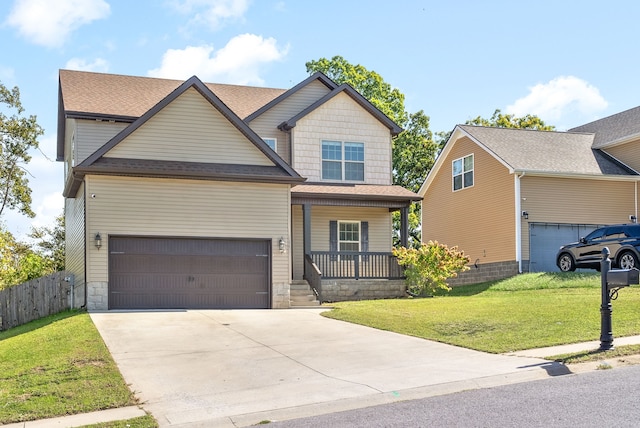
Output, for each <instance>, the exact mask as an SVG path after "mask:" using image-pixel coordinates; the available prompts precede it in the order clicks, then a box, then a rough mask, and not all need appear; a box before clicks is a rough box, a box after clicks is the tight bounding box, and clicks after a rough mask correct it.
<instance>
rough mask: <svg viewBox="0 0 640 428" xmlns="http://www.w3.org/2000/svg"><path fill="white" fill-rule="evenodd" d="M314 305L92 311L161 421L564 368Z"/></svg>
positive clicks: (226, 418)
mask: <svg viewBox="0 0 640 428" xmlns="http://www.w3.org/2000/svg"><path fill="white" fill-rule="evenodd" d="M321 311H322V309H318V310H316V309H289V310H189V311H163V312H156V311H142V312H101V313H91V318H92V319H93V321H94V323H95V325H96V326H97V327H98V330H99V331H100V334H101V335H102V337H103V338H104V341H105V342H106V344H107V346H108V347H109V350H110V351H111V353H112V355H113V357H114V359H115V361H116V363H117V364H118V367H119V368H120V370H121V372H122V375H123V376H124V378H125V380H126V382H127V383H129V384H130V385H131V389H132V390H133V391H134V392H135V394H136V396H137V397H139V398H140V400H141V402H142V405H143V408H144V409H145V410H148V411H149V412H151V413H152V414H153V416H154V417H155V418H156V419H157V420H158V422H159V423H160V426H171V427H175V426H185V427H187V426H188V427H200V426H202V427H204V426H219V427H226V426H229V427H236V426H248V425H252V424H255V423H258V422H260V421H263V420H271V421H275V420H284V419H293V418H298V417H304V416H311V415H317V414H322V413H330V412H336V411H341V410H348V409H353V408H359V407H366V406H372V405H377V404H383V403H389V402H393V401H398V400H409V399H415V398H422V397H427V396H433V395H440V394H446V393H451V392H457V391H462V390H468V389H477V388H484V387H491V386H496V385H503V384H506V383H515V382H521V381H526V380H533V379H539V378H543V377H547V376H549V375H555V374H562V373H566V370H565V371H564V372H563V371H562V370H563V367H562V366H560V365H559V364H557V363H551V362H548V361H545V360H542V359H537V358H527V357H516V356H505V355H493V354H485V353H482V352H476V351H471V350H468V349H463V348H457V347H454V346H450V345H445V344H441V343H437V342H431V341H427V340H423V339H418V338H414V337H409V336H403V335H400V334H395V333H390V332H386V331H380V330H376V329H372V328H368V327H363V326H359V325H355V324H349V323H346V322H342V321H335V320H331V319H328V318H325V317H322V316H321V315H320V312H321Z"/></svg>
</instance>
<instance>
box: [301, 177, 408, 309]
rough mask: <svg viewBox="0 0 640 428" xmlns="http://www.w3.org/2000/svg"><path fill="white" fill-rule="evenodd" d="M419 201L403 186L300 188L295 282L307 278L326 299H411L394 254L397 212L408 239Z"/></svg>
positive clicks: (404, 240)
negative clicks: (411, 217) (411, 212)
mask: <svg viewBox="0 0 640 428" xmlns="http://www.w3.org/2000/svg"><path fill="white" fill-rule="evenodd" d="M417 199H419V197H418V196H417V195H415V194H414V193H412V192H409V191H408V190H406V189H403V188H402V187H399V186H375V185H312V184H302V185H296V186H295V187H294V188H293V189H292V192H291V204H292V219H293V223H292V225H293V227H292V252H293V254H292V259H293V265H294V266H293V275H294V276H293V279H294V280H300V279H304V280H306V281H307V282H308V283H309V285H310V286H311V288H312V290H313V291H314V292H315V294H316V295H317V296H318V299H319V300H320V301H339V300H359V299H374V298H392V297H402V296H404V295H405V292H404V290H405V286H404V281H403V278H404V272H403V269H402V268H401V267H400V266H399V265H398V262H397V260H396V258H395V257H394V256H393V255H392V253H391V249H392V247H393V238H392V237H393V221H392V213H393V212H394V211H399V212H400V219H401V221H400V223H401V228H400V234H399V235H400V242H401V245H404V246H406V245H407V241H408V209H409V206H410V204H411V203H412V202H413V201H415V200H417Z"/></svg>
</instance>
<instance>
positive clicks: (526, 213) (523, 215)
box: [522, 211, 529, 220]
mask: <svg viewBox="0 0 640 428" xmlns="http://www.w3.org/2000/svg"><path fill="white" fill-rule="evenodd" d="M522 218H523V219H525V220H529V213H528V212H526V211H522Z"/></svg>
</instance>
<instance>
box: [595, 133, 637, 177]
mask: <svg viewBox="0 0 640 428" xmlns="http://www.w3.org/2000/svg"><path fill="white" fill-rule="evenodd" d="M603 151H605V152H607V153H608V154H610V155H611V156H613V157H614V158H616V159H618V160H619V161H620V162H622V163H624V164H625V165H627V166H630V167H631V168H633V169H635V170H636V171H640V140H635V141H632V142H630V143H625V144H620V145H617V146H614V147H607V148H606V149H603Z"/></svg>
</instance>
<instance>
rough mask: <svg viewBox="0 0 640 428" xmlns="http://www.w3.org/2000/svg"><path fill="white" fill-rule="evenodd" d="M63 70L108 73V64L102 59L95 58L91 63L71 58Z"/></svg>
mask: <svg viewBox="0 0 640 428" xmlns="http://www.w3.org/2000/svg"><path fill="white" fill-rule="evenodd" d="M64 68H66V69H67V70H80V71H97V72H102V73H105V72H107V71H109V63H108V62H107V61H106V60H104V59H102V58H96V59H94V60H93V62H87V60H85V59H82V58H71V59H70V60H69V61H67V63H66V64H65V66H64Z"/></svg>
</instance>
